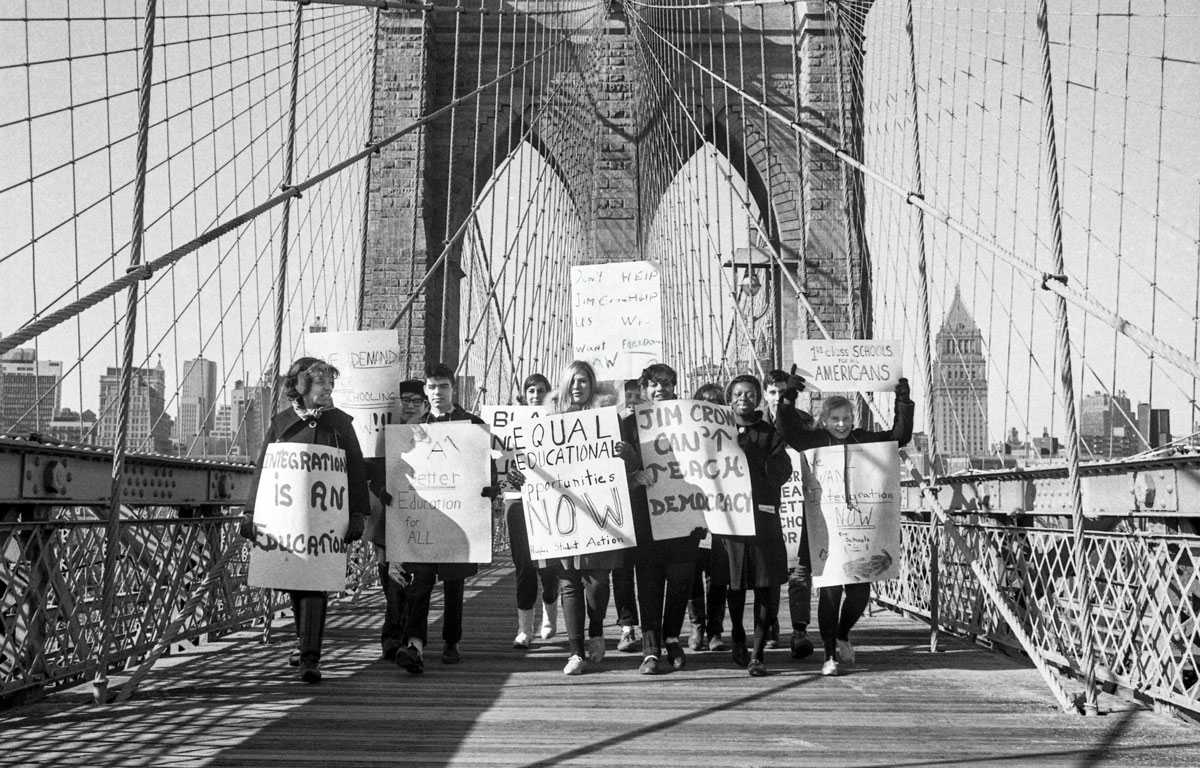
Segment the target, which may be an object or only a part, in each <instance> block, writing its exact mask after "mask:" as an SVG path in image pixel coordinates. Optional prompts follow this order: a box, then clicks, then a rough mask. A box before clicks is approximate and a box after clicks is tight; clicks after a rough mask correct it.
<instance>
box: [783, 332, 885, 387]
mask: <svg viewBox="0 0 1200 768" xmlns="http://www.w3.org/2000/svg"><path fill="white" fill-rule="evenodd" d="M792 354H793V356H794V358H795V363H796V373H798V374H799V375H801V376H803V377H804V379H805V382H806V385H807V388H808V389H811V390H813V391H815V392H891V391H892V390H893V389H894V388H895V386H896V382H897V381H899V380H900V377H901V376H903V375H904V374H903V373H902V372H901V368H900V343H899V342H897V341H887V340H884V341H880V340H878V339H852V340H848V341H842V340H833V341H830V340H825V339H819V340H810V339H796V340H795V341H793V342H792Z"/></svg>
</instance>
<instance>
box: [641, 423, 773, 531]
mask: <svg viewBox="0 0 1200 768" xmlns="http://www.w3.org/2000/svg"><path fill="white" fill-rule="evenodd" d="M635 413H636V414H637V417H636V418H637V427H638V441H639V442H640V443H641V452H642V467H643V468H644V469H645V470H646V474H647V476H648V477H649V479H650V485H649V486H647V488H646V499H647V501H648V502H649V504H650V528H651V530H652V531H653V533H654V538H655V540H657V541H661V540H663V539H673V538H678V537H680V536H687V535H688V534H690V533H691V532H692V530H693V529H694V528H700V527H704V528H708V529H709V530H710V531H711V532H713V533H719V534H723V535H727V536H753V535H754V501H753V499H752V498H751V495H750V468H749V466H748V465H747V463H746V454H745V452H744V451H742V447H741V446H740V445H738V440H737V424H736V423H735V422H734V419H733V410H732V409H730V408H728V407H726V406H723V405H714V404H713V403H709V402H706V401H703V400H668V401H665V402H651V403H641V404H639V405H638V406H637V410H636V411H635Z"/></svg>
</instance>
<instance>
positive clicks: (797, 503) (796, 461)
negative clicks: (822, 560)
mask: <svg viewBox="0 0 1200 768" xmlns="http://www.w3.org/2000/svg"><path fill="white" fill-rule="evenodd" d="M787 453H788V458H789V459H791V460H792V474H791V475H790V476H789V477H788V479H787V480H785V481H784V483H783V485H782V486H781V487H780V489H779V523H780V525H781V526H782V527H783V544H784V546H785V547H787V555H788V568H796V567H798V566H799V565H800V541H801V538H800V537H801V534H803V533H804V470H803V469H802V467H803V464H804V462H803V461H802V460H801V457H800V452H799V451H796V450H793V449H791V448H788V449H787Z"/></svg>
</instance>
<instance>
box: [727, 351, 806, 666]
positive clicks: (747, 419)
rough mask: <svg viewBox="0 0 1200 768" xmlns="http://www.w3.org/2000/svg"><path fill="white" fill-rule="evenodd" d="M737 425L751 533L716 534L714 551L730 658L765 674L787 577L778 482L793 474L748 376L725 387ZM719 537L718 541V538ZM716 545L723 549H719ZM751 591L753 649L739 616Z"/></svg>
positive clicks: (759, 394) (753, 381) (758, 390)
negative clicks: (720, 561) (724, 593)
mask: <svg viewBox="0 0 1200 768" xmlns="http://www.w3.org/2000/svg"><path fill="white" fill-rule="evenodd" d="M726 397H727V398H728V400H729V404H730V405H731V406H733V417H734V421H735V422H736V424H737V431H738V445H739V446H741V448H742V450H743V451H744V452H745V453H746V463H747V465H748V466H749V467H750V488H751V496H752V498H753V501H754V536H753V537H743V536H720V537H716V536H714V537H713V538H714V541H713V550H714V551H713V555H714V557H719V556H720V555H722V554H723V555H724V556H725V558H726V560H727V561H728V568H727V569H725V572H724V573H722V574H720V576H723V577H724V580H727V581H728V584H729V593H728V594H729V597H728V600H729V619H730V624H731V625H732V629H731V633H730V639H731V640H732V642H733V661H734V663H735V664H737V665H738V666H744V667H746V668H747V670H748V671H749V673H750V675H751V677H763V676H764V675H766V674H767V668H766V666H765V665H764V664H763V650H764V649H765V648H766V645H767V634H768V632H769V630H770V628H771V627H772V626H773V625H775V624H776V622H778V620H779V587H780V585H782V584H783V583H784V582H785V581H787V575H788V574H787V548H786V547H785V546H784V543H783V526H782V524H781V523H780V521H779V502H780V492H779V489H780V487H782V486H783V483H784V482H785V481H786V480H787V479H788V478H789V477H790V476H791V474H792V460H791V459H789V458H788V454H787V446H786V445H785V444H784V442H783V438H781V437H780V436H779V433H778V432H776V431H775V429H774V427H772V426H771V424H770V423H769V422H767V420H766V419H764V418H763V415H762V412H761V411H759V410H758V405H759V402H760V401H761V400H762V385H761V384H759V382H758V379H756V378H754V377H753V376H749V375H742V376H736V377H734V379H733V380H732V381H730V382H729V386H728V387H727V388H726ZM718 539H719V544H718V541H717V540H718ZM718 546H720V547H721V548H722V549H721V550H719V551H718V550H717V547H718ZM748 589H753V590H754V651H753V654H750V653H749V652H748V651H747V649H746V630H745V628H744V627H743V626H742V615H743V614H744V613H745V610H746V590H748Z"/></svg>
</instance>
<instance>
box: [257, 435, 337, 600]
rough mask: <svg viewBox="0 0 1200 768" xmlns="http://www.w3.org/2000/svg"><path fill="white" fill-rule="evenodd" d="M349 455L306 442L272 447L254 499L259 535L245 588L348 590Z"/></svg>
mask: <svg viewBox="0 0 1200 768" xmlns="http://www.w3.org/2000/svg"><path fill="white" fill-rule="evenodd" d="M346 477H347V475H346V452H345V451H343V450H342V449H341V448H331V447H329V446H327V445H311V444H306V443H271V444H270V445H269V446H267V451H266V453H265V454H264V455H263V466H262V474H261V475H260V479H259V483H258V493H257V494H256V495H255V497H254V525H255V528H256V529H257V535H256V536H255V538H254V541H253V542H252V543H251V545H250V567H249V571H248V573H247V577H246V583H247V584H248V585H249V586H251V587H266V588H269V589H298V590H315V591H318V592H340V591H342V590H344V589H345V588H346V552H347V550H348V549H349V545H348V544H346V543H345V536H346V529H347V528H348V527H349V525H350V512H349V505H350V495H349V490H348V488H347V481H346Z"/></svg>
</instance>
